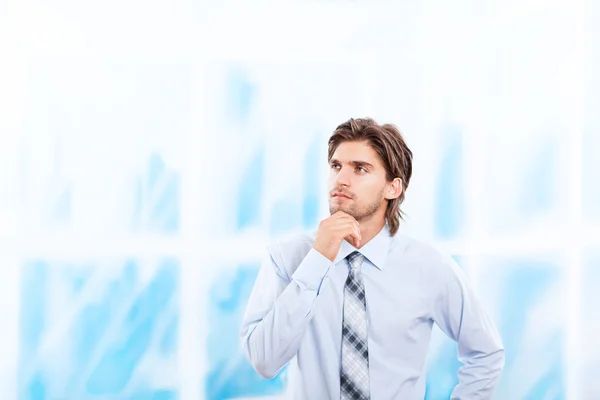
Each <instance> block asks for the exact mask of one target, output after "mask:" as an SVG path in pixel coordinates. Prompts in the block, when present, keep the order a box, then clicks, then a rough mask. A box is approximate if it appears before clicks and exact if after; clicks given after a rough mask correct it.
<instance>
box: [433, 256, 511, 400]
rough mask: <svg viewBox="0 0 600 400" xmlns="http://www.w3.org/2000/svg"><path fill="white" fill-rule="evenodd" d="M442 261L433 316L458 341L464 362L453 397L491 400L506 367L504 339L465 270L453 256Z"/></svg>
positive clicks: (445, 331)
mask: <svg viewBox="0 0 600 400" xmlns="http://www.w3.org/2000/svg"><path fill="white" fill-rule="evenodd" d="M442 264H443V265H442V269H441V271H440V273H439V278H440V280H439V281H438V283H439V286H438V289H439V290H438V294H437V296H436V298H435V303H434V307H433V308H434V312H433V315H434V317H433V319H434V321H435V322H436V324H437V325H438V326H439V327H440V329H441V330H442V331H443V332H444V333H445V334H446V335H447V336H448V337H450V338H451V339H453V340H455V341H456V342H458V359H459V361H460V362H461V363H462V364H463V365H462V366H461V367H460V368H459V370H458V380H459V383H458V385H457V386H456V387H455V388H454V391H453V392H452V396H451V400H467V399H468V400H474V399H492V396H493V391H494V389H495V387H496V384H497V382H498V379H499V378H500V374H501V372H502V369H503V368H504V346H503V344H502V339H501V338H500V334H499V332H498V330H497V328H496V326H495V325H494V322H493V321H492V319H491V318H490V316H489V315H488V314H487V312H486V311H485V310H484V309H483V307H482V305H481V303H480V301H479V299H477V297H476V296H475V294H474V292H473V290H472V289H471V288H470V287H469V286H468V284H467V279H466V276H465V274H464V272H463V271H462V269H461V268H460V267H459V266H458V265H457V264H456V262H455V261H454V260H453V259H452V258H450V257H446V258H444V260H443V262H442Z"/></svg>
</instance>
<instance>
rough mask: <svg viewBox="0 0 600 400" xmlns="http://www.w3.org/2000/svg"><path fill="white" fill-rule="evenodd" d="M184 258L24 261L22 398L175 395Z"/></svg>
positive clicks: (162, 397)
mask: <svg viewBox="0 0 600 400" xmlns="http://www.w3.org/2000/svg"><path fill="white" fill-rule="evenodd" d="M178 288H179V264H178V262H177V261H176V260H175V259H169V258H165V259H159V260H156V262H155V263H154V264H153V265H145V264H142V263H141V262H140V261H139V260H136V259H128V260H124V261H122V262H116V263H115V262H113V263H106V262H105V263H102V262H99V261H93V262H86V263H70V262H55V261H50V260H32V261H30V262H27V263H26V264H25V265H24V266H23V276H22V282H21V293H22V296H21V323H20V332H21V334H20V336H21V344H20V358H19V396H20V398H22V399H31V400H44V399H57V398H64V399H88V398H90V399H91V398H100V397H101V398H114V399H130V398H140V399H142V398H143V399H175V398H177V393H178V391H177V382H178V376H177V369H178V366H177V356H176V353H177V329H178V307H179V301H178V293H179V289H178Z"/></svg>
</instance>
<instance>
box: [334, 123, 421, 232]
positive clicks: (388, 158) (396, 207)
mask: <svg viewBox="0 0 600 400" xmlns="http://www.w3.org/2000/svg"><path fill="white" fill-rule="evenodd" d="M365 140H366V141H367V142H368V144H369V145H370V146H371V147H372V148H373V150H375V151H376V152H377V154H379V157H380V159H381V162H382V163H383V166H384V168H385V170H386V179H387V180H388V182H391V181H392V180H394V178H400V180H402V193H401V194H400V196H398V197H397V198H395V199H392V200H388V206H387V210H386V212H385V219H386V220H387V223H388V227H389V230H390V235H392V236H394V235H395V234H396V232H398V228H399V227H400V219H402V220H404V217H403V215H406V214H405V213H404V212H403V211H402V210H401V209H400V204H402V202H403V201H404V193H405V191H406V188H407V187H408V183H409V182H410V177H411V175H412V152H411V151H410V149H409V148H408V146H407V145H406V142H405V141H404V138H403V137H402V133H400V130H399V129H398V128H397V127H396V126H394V125H392V124H384V125H378V124H377V122H375V121H374V120H372V119H371V118H357V119H354V118H350V119H349V120H348V121H346V122H344V123H342V124H340V125H339V126H338V127H337V128H335V131H334V132H333V134H332V135H331V137H330V138H329V153H328V157H327V160H328V161H331V157H333V153H335V150H336V149H337V147H338V146H339V145H340V143H342V142H355V141H365Z"/></svg>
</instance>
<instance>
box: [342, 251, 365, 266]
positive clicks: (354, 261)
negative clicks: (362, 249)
mask: <svg viewBox="0 0 600 400" xmlns="http://www.w3.org/2000/svg"><path fill="white" fill-rule="evenodd" d="M346 258H347V259H348V263H349V264H350V269H351V270H352V271H358V270H359V269H360V266H361V265H362V262H363V260H364V259H365V256H363V255H362V254H360V253H359V252H358V251H353V252H352V253H350V254H349V255H348V257H346Z"/></svg>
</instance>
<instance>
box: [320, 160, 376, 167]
mask: <svg viewBox="0 0 600 400" xmlns="http://www.w3.org/2000/svg"><path fill="white" fill-rule="evenodd" d="M348 163H349V164H352V165H354V167H356V168H358V167H367V168H371V169H372V168H375V167H373V164H369V163H368V162H366V161H357V160H355V161H349V162H348ZM329 164H341V162H339V160H336V159H335V158H332V159H331V161H329Z"/></svg>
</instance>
